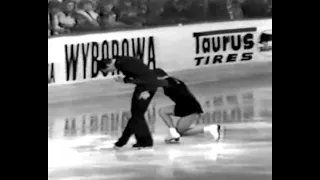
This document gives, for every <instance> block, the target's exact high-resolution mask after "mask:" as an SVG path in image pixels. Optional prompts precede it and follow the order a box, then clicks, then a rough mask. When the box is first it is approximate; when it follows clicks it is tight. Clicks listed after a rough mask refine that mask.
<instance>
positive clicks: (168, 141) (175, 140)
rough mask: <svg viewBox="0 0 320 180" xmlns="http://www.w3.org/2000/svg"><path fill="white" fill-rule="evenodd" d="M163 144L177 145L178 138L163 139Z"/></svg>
mask: <svg viewBox="0 0 320 180" xmlns="http://www.w3.org/2000/svg"><path fill="white" fill-rule="evenodd" d="M164 142H165V143H167V144H179V143H180V138H171V139H165V140H164Z"/></svg>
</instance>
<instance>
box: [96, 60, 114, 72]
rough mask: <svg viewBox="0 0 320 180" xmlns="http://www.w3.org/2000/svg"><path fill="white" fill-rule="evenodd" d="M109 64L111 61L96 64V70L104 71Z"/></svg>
mask: <svg viewBox="0 0 320 180" xmlns="http://www.w3.org/2000/svg"><path fill="white" fill-rule="evenodd" d="M110 63H111V59H104V60H101V61H98V62H97V66H98V70H100V69H105V68H106V67H107V65H108V64H110Z"/></svg>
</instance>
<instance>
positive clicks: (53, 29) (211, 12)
mask: <svg viewBox="0 0 320 180" xmlns="http://www.w3.org/2000/svg"><path fill="white" fill-rule="evenodd" d="M268 17H272V0H48V36H53V35H59V34H70V33H72V34H75V33H86V32H94V31H101V30H104V31H107V30H119V29H128V28H136V27H152V26H163V25H172V24H187V23H195V22H208V21H210V22H212V21H227V20H241V19H253V18H268Z"/></svg>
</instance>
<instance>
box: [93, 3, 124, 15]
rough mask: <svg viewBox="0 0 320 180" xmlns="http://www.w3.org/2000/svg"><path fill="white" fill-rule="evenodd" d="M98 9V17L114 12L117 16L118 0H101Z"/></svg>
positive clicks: (118, 12)
mask: <svg viewBox="0 0 320 180" xmlns="http://www.w3.org/2000/svg"><path fill="white" fill-rule="evenodd" d="M98 9H99V16H100V17H102V16H104V15H107V14H110V13H113V14H116V15H117V17H118V16H119V14H120V10H119V8H118V2H117V1H115V0H101V1H100V4H99V8H98Z"/></svg>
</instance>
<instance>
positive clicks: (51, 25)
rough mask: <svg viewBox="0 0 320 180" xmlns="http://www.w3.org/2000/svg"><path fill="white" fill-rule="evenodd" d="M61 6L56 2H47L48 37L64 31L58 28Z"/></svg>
mask: <svg viewBox="0 0 320 180" xmlns="http://www.w3.org/2000/svg"><path fill="white" fill-rule="evenodd" d="M61 6H62V4H61V3H60V2H59V1H57V0H52V1H49V2H48V30H49V34H50V35H57V34H61V33H63V32H65V29H64V28H62V27H60V21H59V16H60V15H61V14H62V12H61Z"/></svg>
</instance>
